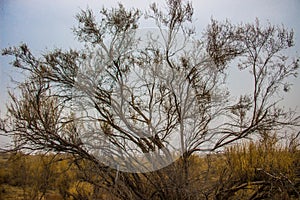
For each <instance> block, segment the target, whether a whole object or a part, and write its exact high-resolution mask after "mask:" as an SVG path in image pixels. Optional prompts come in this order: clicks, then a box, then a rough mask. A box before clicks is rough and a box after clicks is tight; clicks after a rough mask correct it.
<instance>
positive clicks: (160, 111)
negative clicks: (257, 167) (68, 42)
mask: <svg viewBox="0 0 300 200" xmlns="http://www.w3.org/2000/svg"><path fill="white" fill-rule="evenodd" d="M166 5H167V6H166V8H165V9H164V10H161V9H160V8H159V7H158V6H157V4H155V3H154V4H151V6H150V10H149V11H148V12H147V13H146V14H145V16H146V19H148V20H154V22H155V24H156V26H157V32H155V33H153V32H149V34H148V35H147V41H141V40H140V39H139V37H138V35H137V30H138V22H139V19H140V17H141V16H142V13H141V11H139V10H136V9H131V10H126V9H125V8H124V7H123V5H121V4H119V6H118V7H117V8H112V9H102V10H101V12H100V14H101V20H100V21H97V20H96V18H95V16H94V14H93V12H92V11H91V10H87V11H82V12H80V13H79V14H78V15H77V17H76V18H77V20H78V26H77V27H75V28H74V33H75V35H76V36H77V37H78V39H79V41H81V42H83V43H84V45H85V48H84V49H83V50H70V51H62V50H60V49H56V50H53V51H52V52H50V53H47V54H45V55H42V56H41V57H39V58H37V57H35V56H34V55H33V54H32V53H31V51H30V50H29V48H28V47H27V45H25V44H23V45H21V46H20V47H13V48H7V49H4V50H3V51H2V54H3V55H13V56H14V57H15V61H14V62H13V66H14V67H17V68H19V69H22V70H24V71H25V72H26V75H28V76H27V79H26V80H25V81H24V83H20V84H19V89H20V91H21V93H20V95H19V96H17V95H15V94H13V93H10V96H11V99H12V103H11V105H9V106H8V115H9V119H10V120H9V122H10V123H8V121H6V123H5V124H4V123H3V125H2V123H1V129H2V130H5V132H6V133H7V134H11V135H13V137H14V138H15V141H16V144H17V146H16V148H18V149H29V150H33V151H36V150H42V151H45V150H46V151H48V150H49V151H56V152H65V153H70V154H73V155H75V156H76V157H78V158H81V159H86V160H89V161H90V162H92V163H93V165H91V166H94V167H96V168H97V171H98V172H99V173H100V172H101V174H102V175H103V177H106V182H105V184H104V183H103V182H102V183H101V184H99V185H101V187H104V186H103V185H105V186H106V187H107V188H110V189H111V188H114V189H113V190H114V191H115V193H114V194H116V195H117V196H118V197H120V198H127V199H135V198H139V199H147V198H150V197H155V198H156V197H157V198H166V197H168V196H170V195H177V196H178V198H180V196H181V197H182V199H183V198H186V199H188V198H196V197H195V196H191V194H194V193H192V192H191V191H189V190H188V186H189V180H190V179H189V170H188V167H189V166H188V159H189V157H190V156H191V155H193V154H194V153H196V152H202V151H216V150H218V149H221V148H223V147H225V146H226V145H229V144H232V143H233V142H235V141H238V140H241V139H245V138H249V137H252V136H256V135H259V134H260V133H262V132H263V131H264V130H267V131H272V130H276V131H278V130H281V129H283V128H286V127H295V126H298V125H299V117H298V116H296V114H297V113H296V112H292V111H285V110H283V109H281V108H280V107H279V106H278V102H279V101H280V96H278V94H281V93H280V91H281V88H283V90H284V91H286V90H288V89H289V85H288V83H287V82H286V81H288V78H289V77H290V76H295V75H296V72H297V69H298V66H299V59H298V60H292V59H289V58H288V57H287V56H285V55H284V54H283V53H284V50H285V49H288V48H290V47H292V46H293V32H292V31H288V30H287V29H286V28H284V27H276V26H273V25H270V24H268V25H266V27H263V26H261V25H260V24H259V22H258V20H257V21H256V22H255V23H254V24H240V25H232V24H231V23H229V22H227V21H226V22H224V23H219V22H217V21H215V20H212V21H211V24H210V25H209V26H208V27H207V29H206V32H205V34H204V35H203V36H201V37H197V36H198V35H197V34H196V33H195V31H194V28H193V27H192V15H193V8H192V5H191V3H190V2H186V3H183V2H182V1H180V0H168V1H166ZM179 38H180V39H179ZM232 61H235V62H232ZM233 63H239V64H238V67H239V69H240V70H249V71H250V74H251V76H252V81H253V83H252V85H251V87H253V90H252V93H250V94H241V97H240V99H239V100H238V102H233V101H232V99H231V98H230V97H231V96H230V92H229V91H228V89H227V88H226V86H225V83H226V74H227V72H228V68H229V67H234V66H233V65H234V64H233ZM178 158H180V159H181V160H182V162H179V164H178V165H177V164H176V166H177V169H176V177H177V178H176V184H175V185H173V186H172V184H171V183H174V181H175V179H174V176H175V173H173V174H172V173H171V174H170V175H166V174H165V173H164V174H162V173H163V172H162V171H161V170H159V169H161V168H164V167H167V166H168V165H170V164H172V163H173V162H174V161H175V160H176V159H178ZM180 163H181V164H180ZM107 166H110V167H111V168H113V169H114V170H112V169H109V168H107ZM171 166H174V164H172V165H171ZM175 168H176V167H175ZM172 169H174V168H172ZM156 170H159V171H156ZM166 170H167V171H168V170H170V168H166ZM125 172H143V173H142V174H139V175H138V174H128V173H125ZM147 172H148V173H147ZM144 179H146V180H149V182H150V183H151V184H152V187H153V188H152V189H150V190H149V189H147V188H144V187H143V186H139V185H137V184H136V183H139V182H141V180H144ZM90 181H92V179H90ZM96 182H97V181H96ZM96 182H94V184H95V185H97V183H96ZM177 183H178V184H177ZM99 187H100V186H99ZM179 188H182V189H181V190H179ZM174 198H175V197H174Z"/></svg>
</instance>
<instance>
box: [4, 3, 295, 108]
mask: <svg viewBox="0 0 300 200" xmlns="http://www.w3.org/2000/svg"><path fill="white" fill-rule="evenodd" d="M183 1H184V0H183ZM117 2H121V3H123V4H124V5H125V6H126V7H133V6H134V7H138V8H141V9H142V10H145V9H147V8H148V5H149V4H150V3H151V2H153V1H152V0H124V1H123V0H119V1H116V0H102V1H101V0H89V1H87V0H0V49H3V48H5V47H8V46H16V45H19V44H20V43H21V42H25V43H27V44H28V45H29V47H30V48H31V49H32V50H33V52H34V53H36V54H39V53H43V52H45V51H46V50H45V49H47V48H48V49H52V48H53V47H58V48H63V49H68V48H70V47H78V43H77V42H76V41H75V38H74V36H73V33H72V31H71V28H72V27H73V26H75V25H76V24H77V23H76V20H75V17H74V16H75V15H76V13H78V11H80V9H86V8H91V9H93V10H94V11H95V13H97V11H98V10H99V9H100V8H102V7H103V6H105V7H112V6H116V5H117ZM156 2H159V4H160V5H163V4H164V1H158V0H156ZM192 2H193V5H194V19H195V21H194V22H195V26H196V28H197V31H198V32H199V33H201V31H203V29H204V28H205V27H206V26H207V24H208V23H209V21H210V19H211V17H213V18H214V19H217V20H225V19H229V20H230V21H231V22H233V23H239V22H244V23H247V22H254V20H255V18H256V17H257V18H258V19H260V21H261V22H262V23H266V22H268V21H269V22H271V23H272V24H279V25H281V24H283V25H285V26H286V27H288V28H293V29H294V31H295V38H296V47H295V48H294V49H293V52H294V54H293V55H292V56H295V55H297V56H299V55H300V48H299V47H300V22H299V19H300V18H299V12H300V1H299V0H194V1H192ZM141 26H142V27H143V26H147V24H141ZM11 59H12V58H11V57H3V56H0V114H3V107H4V102H5V101H6V99H7V95H6V93H7V87H8V86H12V84H11V83H10V78H9V76H14V73H13V69H12V68H11V67H10V66H9V65H8V62H9V61H11ZM233 78H234V79H232V80H230V81H231V82H230V85H231V87H232V88H234V89H235V90H238V91H243V90H244V89H245V87H247V84H248V83H245V82H244V81H242V80H241V79H239V77H234V76H233ZM292 82H293V83H294V86H293V88H292V91H291V93H290V94H287V95H286V99H285V102H286V104H287V107H295V106H298V107H300V94H299V88H298V87H299V85H300V78H299V77H298V78H297V79H293V80H292Z"/></svg>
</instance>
